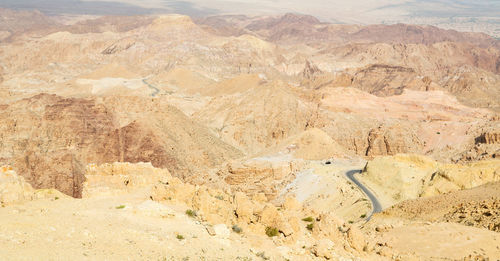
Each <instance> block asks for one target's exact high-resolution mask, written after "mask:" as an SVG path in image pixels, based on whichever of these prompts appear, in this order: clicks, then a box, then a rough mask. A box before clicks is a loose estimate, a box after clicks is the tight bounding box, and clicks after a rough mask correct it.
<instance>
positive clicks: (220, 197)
mask: <svg viewBox="0 0 500 261" xmlns="http://www.w3.org/2000/svg"><path fill="white" fill-rule="evenodd" d="M215 198H216V199H218V200H224V197H223V196H222V195H217V196H215Z"/></svg>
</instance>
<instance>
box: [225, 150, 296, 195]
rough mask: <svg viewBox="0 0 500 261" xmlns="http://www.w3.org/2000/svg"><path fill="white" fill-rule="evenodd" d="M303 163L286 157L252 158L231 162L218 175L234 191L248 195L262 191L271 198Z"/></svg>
mask: <svg viewBox="0 0 500 261" xmlns="http://www.w3.org/2000/svg"><path fill="white" fill-rule="evenodd" d="M302 165H303V163H302V162H301V161H299V160H296V161H289V160H287V159H279V158H276V159H273V158H270V159H252V160H247V161H244V162H232V163H229V164H227V168H225V169H222V170H221V171H219V173H218V175H219V176H221V177H223V178H224V181H225V182H226V183H227V184H229V185H230V186H231V187H232V188H233V189H234V190H236V191H243V192H245V193H247V194H249V195H255V194H257V193H264V194H265V195H266V197H267V198H268V199H269V200H271V199H274V198H275V197H276V196H277V194H279V193H280V192H281V190H282V189H283V188H284V187H285V186H286V185H287V184H288V183H290V182H291V181H292V180H293V179H294V178H295V173H296V172H298V171H299V170H300V169H301V166H302Z"/></svg>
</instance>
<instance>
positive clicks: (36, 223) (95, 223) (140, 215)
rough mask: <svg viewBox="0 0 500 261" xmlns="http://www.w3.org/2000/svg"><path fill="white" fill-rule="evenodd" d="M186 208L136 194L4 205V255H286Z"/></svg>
mask: <svg viewBox="0 0 500 261" xmlns="http://www.w3.org/2000/svg"><path fill="white" fill-rule="evenodd" d="M121 206H124V207H123V208H120V207H121ZM184 211H185V209H179V207H175V206H165V205H162V204H159V203H155V202H153V201H144V199H143V198H142V197H134V196H126V197H113V198H100V199H84V200H82V199H72V198H69V199H58V200H55V199H48V200H37V201H32V202H27V203H26V204H24V205H16V206H8V207H4V208H0V222H1V224H2V225H1V226H0V260H252V258H253V259H255V257H256V254H257V253H259V252H261V250H259V247H262V248H264V249H267V250H266V251H263V250H262V252H264V253H266V256H270V257H273V259H277V260H283V258H280V257H278V256H279V255H277V254H276V251H277V250H276V249H275V248H268V247H266V246H267V245H269V244H272V242H271V241H270V240H264V241H259V240H250V239H247V238H243V237H242V236H240V235H238V234H236V233H232V232H231V233H230V235H229V237H228V238H222V237H218V236H215V237H214V236H210V235H209V234H208V233H207V230H206V228H205V225H204V224H201V223H200V222H198V221H196V220H194V219H192V218H189V217H188V216H186V215H185V214H184ZM229 229H230V228H229ZM177 235H180V236H182V237H183V238H184V239H178V238H177ZM180 236H179V237H180ZM250 241H251V242H250ZM251 245H257V247H256V248H252V249H250V248H249V246H251ZM269 249H271V250H269ZM270 251H271V252H270ZM272 251H274V253H272Z"/></svg>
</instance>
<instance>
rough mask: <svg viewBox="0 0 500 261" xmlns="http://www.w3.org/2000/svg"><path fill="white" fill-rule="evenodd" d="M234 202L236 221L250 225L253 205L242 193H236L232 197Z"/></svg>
mask: <svg viewBox="0 0 500 261" xmlns="http://www.w3.org/2000/svg"><path fill="white" fill-rule="evenodd" d="M234 201H235V204H236V214H237V215H238V219H239V220H241V221H243V222H246V223H250V221H251V219H252V218H253V205H252V202H251V201H250V199H248V197H247V195H246V194H245V193H243V192H236V194H235V195H234Z"/></svg>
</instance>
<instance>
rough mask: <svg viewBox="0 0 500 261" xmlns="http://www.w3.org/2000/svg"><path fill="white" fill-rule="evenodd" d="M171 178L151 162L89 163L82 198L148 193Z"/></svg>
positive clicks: (168, 173)
mask: <svg viewBox="0 0 500 261" xmlns="http://www.w3.org/2000/svg"><path fill="white" fill-rule="evenodd" d="M170 179H172V176H171V175H170V172H169V171H168V170H167V169H158V168H154V167H153V165H151V163H136V164H131V163H128V162H124V163H113V164H102V165H100V166H97V165H95V164H89V165H87V167H86V170H85V182H84V183H83V190H82V198H89V197H103V196H112V195H124V194H133V193H145V194H150V193H151V189H152V188H153V186H154V185H155V184H157V183H168V181H169V180H170Z"/></svg>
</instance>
